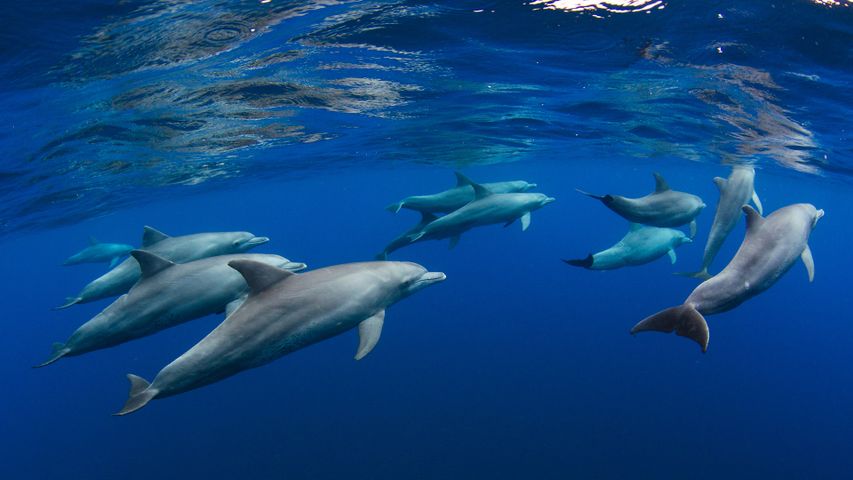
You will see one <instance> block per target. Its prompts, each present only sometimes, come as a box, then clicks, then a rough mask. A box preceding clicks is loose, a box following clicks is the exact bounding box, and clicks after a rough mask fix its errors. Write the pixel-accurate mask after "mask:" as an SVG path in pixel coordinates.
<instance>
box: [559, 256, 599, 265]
mask: <svg viewBox="0 0 853 480" xmlns="http://www.w3.org/2000/svg"><path fill="white" fill-rule="evenodd" d="M563 261H564V262H566V263H568V264H569V265H572V266H575V267H583V268H592V262H593V258H592V254H591V253H590V254H589V255H587V256H586V258H579V259H577V260H563Z"/></svg>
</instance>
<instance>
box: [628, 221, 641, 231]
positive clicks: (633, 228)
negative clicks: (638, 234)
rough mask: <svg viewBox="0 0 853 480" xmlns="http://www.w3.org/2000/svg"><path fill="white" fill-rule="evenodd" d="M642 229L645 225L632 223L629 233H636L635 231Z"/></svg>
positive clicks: (629, 225) (629, 226)
mask: <svg viewBox="0 0 853 480" xmlns="http://www.w3.org/2000/svg"><path fill="white" fill-rule="evenodd" d="M641 228H643V225H641V224H639V223H634V222H631V223H630V224H628V231H629V232H634V231H637V230H639V229H641Z"/></svg>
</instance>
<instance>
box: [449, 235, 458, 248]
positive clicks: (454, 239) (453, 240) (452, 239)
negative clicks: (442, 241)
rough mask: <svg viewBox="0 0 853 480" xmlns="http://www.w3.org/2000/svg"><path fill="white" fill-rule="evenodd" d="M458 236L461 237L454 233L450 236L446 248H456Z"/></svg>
mask: <svg viewBox="0 0 853 480" xmlns="http://www.w3.org/2000/svg"><path fill="white" fill-rule="evenodd" d="M459 237H461V235H454V236H452V237H450V244H449V245H447V249H448V250H453V249H454V248H456V245H457V244H459Z"/></svg>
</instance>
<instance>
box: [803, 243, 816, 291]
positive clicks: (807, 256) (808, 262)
mask: <svg viewBox="0 0 853 480" xmlns="http://www.w3.org/2000/svg"><path fill="white" fill-rule="evenodd" d="M800 258H802V259H803V264H804V265H805V266H806V271H807V272H809V282H813V281H814V258H812V249H811V248H809V246H808V245H806V248H804V249H803V253H801V254H800Z"/></svg>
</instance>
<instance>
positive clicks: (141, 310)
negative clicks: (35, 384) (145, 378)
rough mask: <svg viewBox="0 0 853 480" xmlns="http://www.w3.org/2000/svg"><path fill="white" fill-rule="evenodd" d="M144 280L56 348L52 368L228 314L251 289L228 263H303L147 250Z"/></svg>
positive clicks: (138, 255)
mask: <svg viewBox="0 0 853 480" xmlns="http://www.w3.org/2000/svg"><path fill="white" fill-rule="evenodd" d="M132 255H133V258H135V259H136V261H137V262H139V265H140V267H141V270H142V275H141V277H140V279H139V282H137V283H136V285H134V286H133V288H131V289H130V291H129V292H128V293H127V294H125V295H122V296H121V297H119V298H118V299H117V300H116V301H115V302H113V303H112V304H110V306H108V307H107V308H105V309H104V311H102V312H101V313H99V314H98V315H96V316H95V317H94V318H92V319H91V320H89V321H88V322H86V323H85V324H83V325H82V326H81V327H80V328H78V329H77V330H76V331H75V332H74V333H73V334H72V335H71V337H70V338H69V339H68V341H66V342H65V343H57V344H54V350H53V354H52V355H51V357H50V359H48V360H47V361H46V362H44V363H42V364H41V365H39V366H40V367H43V366H46V365H49V364H51V363H53V362H55V361H57V360H59V359H60V358H62V357H64V356H71V355H82V354H84V353H87V352H91V351H94V350H100V349H103V348H108V347H112V346H115V345H119V344H121V343H124V342H128V341H130V340H134V339H137V338H141V337H144V336H147V335H152V334H154V333H156V332H159V331H161V330H164V329H167V328H170V327H173V326H175V325H178V324H181V323H184V322H187V321H190V320H193V319H196V318H201V317H203V316H206V315H211V314H214V313H220V312H223V311H225V310H226V308H227V307H228V305H229V304H230V303H231V302H235V301H236V302H240V301H241V298H240V297H241V296H242V295H243V293H245V291H246V289H247V286H246V282H245V281H244V280H243V277H242V276H241V275H240V274H239V273H237V272H236V271H235V270H234V269H232V268H230V267H229V266H228V263H229V262H231V261H234V260H253V261H256V262H260V263H264V264H266V265H273V266H275V267H280V268H284V269H287V270H291V271H296V270H302V269H304V268H305V264H304V263H297V262H291V261H290V260H288V259H286V258H284V257H280V256H278V255H268V254H234V255H218V256H215V257H209V258H203V259H199V260H194V261H192V262H188V263H183V264H175V263H174V262H171V261H169V260H166V259H165V258H163V257H160V256H157V255H155V254H153V253H150V252H146V251H144V250H134V251H133V252H132Z"/></svg>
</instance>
